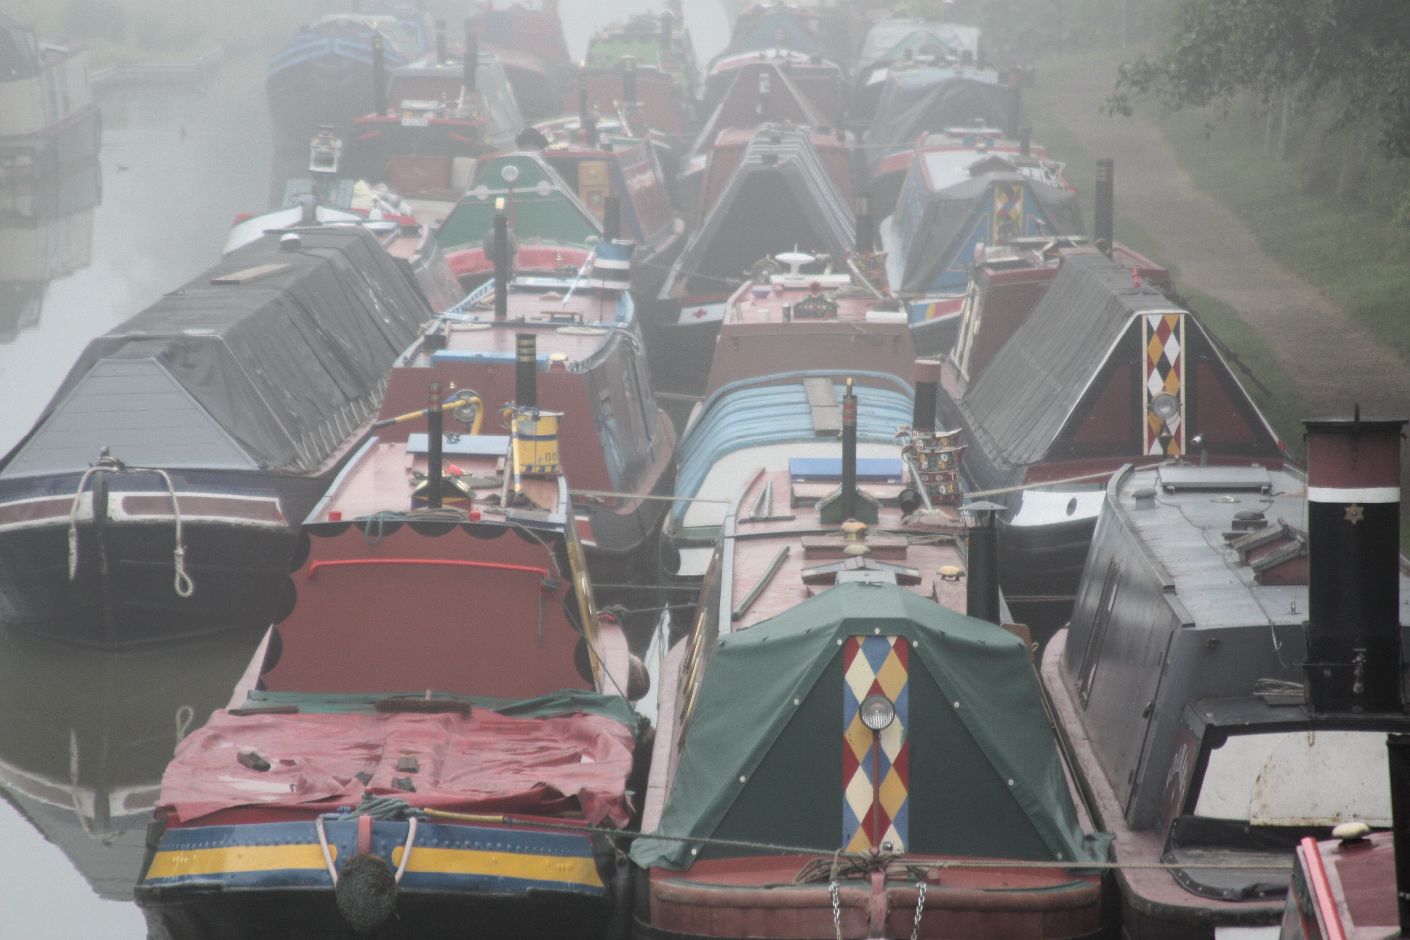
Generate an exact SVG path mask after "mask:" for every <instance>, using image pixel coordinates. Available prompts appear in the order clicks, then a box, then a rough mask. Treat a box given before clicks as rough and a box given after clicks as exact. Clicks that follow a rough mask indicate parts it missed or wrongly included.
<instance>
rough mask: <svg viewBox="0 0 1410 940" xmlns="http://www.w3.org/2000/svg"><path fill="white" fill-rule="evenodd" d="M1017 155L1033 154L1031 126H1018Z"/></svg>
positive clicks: (1028, 155)
mask: <svg viewBox="0 0 1410 940" xmlns="http://www.w3.org/2000/svg"><path fill="white" fill-rule="evenodd" d="M1018 155H1019V156H1020V157H1031V156H1033V128H1031V127H1020V128H1019V129H1018Z"/></svg>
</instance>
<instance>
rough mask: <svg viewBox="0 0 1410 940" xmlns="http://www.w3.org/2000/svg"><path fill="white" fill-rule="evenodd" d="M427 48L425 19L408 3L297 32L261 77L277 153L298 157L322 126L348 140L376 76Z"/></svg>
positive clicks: (401, 0) (371, 8)
mask: <svg viewBox="0 0 1410 940" xmlns="http://www.w3.org/2000/svg"><path fill="white" fill-rule="evenodd" d="M433 41H434V40H433V27H432V24H431V20H430V17H428V16H427V15H426V14H425V13H424V12H421V4H420V3H413V2H409V0H375V2H373V3H369V4H367V5H366V6H365V8H362V9H361V12H347V13H330V14H328V15H326V16H322V17H320V18H319V19H317V20H315V21H314V22H313V23H311V24H309V25H308V26H305V27H302V28H301V29H300V30H299V32H298V33H297V34H296V35H295V36H294V38H293V39H292V40H290V42H289V43H288V45H286V46H284V48H282V49H280V50H279V51H278V52H276V53H275V54H274V56H273V58H271V59H270V61H269V71H268V74H267V76H266V78H265V91H266V94H267V96H268V98H269V116H270V119H271V120H272V121H273V123H274V147H275V150H276V152H278V151H279V150H281V149H290V148H291V149H292V150H293V151H294V152H295V153H300V152H302V150H303V148H304V147H305V146H306V145H307V142H308V139H309V138H310V137H312V136H313V135H314V133H315V132H316V131H317V130H318V128H319V126H320V125H323V124H329V125H332V126H333V128H334V131H335V132H336V133H338V134H340V135H346V134H347V131H348V126H349V125H350V124H351V122H352V120H353V118H355V117H357V116H358V115H360V114H365V113H366V112H367V108H368V106H369V105H370V104H371V103H372V102H373V101H374V100H375V96H376V84H377V81H378V74H379V72H381V71H382V69H383V68H387V69H396V68H401V67H402V66H404V65H407V64H409V63H411V62H415V61H416V60H417V59H420V58H421V57H422V56H424V55H425V54H426V53H427V52H429V51H430V49H431V46H432V43H433Z"/></svg>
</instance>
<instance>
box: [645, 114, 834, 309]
mask: <svg viewBox="0 0 1410 940" xmlns="http://www.w3.org/2000/svg"><path fill="white" fill-rule="evenodd" d="M855 224H856V223H855V221H854V219H853V217H852V209H851V207H850V206H849V205H847V200H845V199H844V198H842V194H841V193H839V192H838V191H837V187H836V186H835V185H834V184H833V182H832V177H830V176H829V175H828V173H827V170H826V169H825V168H824V167H823V164H822V161H821V160H820V159H819V158H818V152H817V149H816V148H815V147H814V146H813V142H812V138H811V131H809V129H808V128H781V127H772V126H771V127H765V128H761V129H760V130H759V132H758V133H757V134H755V135H754V139H753V140H751V141H750V142H749V146H748V148H747V149H746V150H745V152H744V158H743V159H742V160H741V161H740V164H739V167H738V168H737V169H736V170H735V171H734V175H733V176H731V177H730V181H729V183H728V184H727V185H726V186H725V188H724V191H723V192H721V193H720V198H719V199H718V200H716V202H715V206H714V208H712V209H711V210H710V214H709V215H707V216H706V217H705V221H704V222H703V223H701V225H700V229H699V230H698V231H697V232H696V233H695V236H694V237H693V238H692V239H691V240H690V243H689V244H687V245H686V247H685V251H683V252H682V253H681V256H680V258H679V259H678V260H677V262H676V264H675V266H674V267H673V268H672V270H671V273H670V274H669V275H667V276H666V283H665V285H664V286H663V287H662V288H661V296H662V297H663V298H681V297H687V296H690V295H692V294H702V293H709V294H727V293H730V292H732V291H733V289H734V288H735V287H737V286H739V284H741V283H743V281H744V280H745V277H746V272H747V271H748V270H749V269H750V268H751V267H752V266H753V265H754V264H755V263H757V262H758V261H760V260H762V259H763V258H764V257H766V256H767V255H770V254H774V253H777V252H781V251H790V250H792V249H793V248H795V247H796V248H797V249H798V250H799V251H804V252H808V253H810V254H815V255H816V254H825V255H830V256H832V257H833V258H835V259H838V260H839V261H840V260H841V258H842V257H843V256H844V255H845V254H846V253H847V251H848V250H849V249H850V248H851V247H852V241H853V227H854V226H855Z"/></svg>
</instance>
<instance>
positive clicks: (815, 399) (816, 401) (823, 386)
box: [803, 376, 842, 434]
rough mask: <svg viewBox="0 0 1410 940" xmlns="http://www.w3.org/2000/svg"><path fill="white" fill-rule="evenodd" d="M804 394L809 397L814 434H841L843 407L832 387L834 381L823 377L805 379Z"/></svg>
mask: <svg viewBox="0 0 1410 940" xmlns="http://www.w3.org/2000/svg"><path fill="white" fill-rule="evenodd" d="M803 393H804V394H805V395H807V396H808V412H809V417H811V418H812V421H813V433H814V434H841V433H842V406H841V404H840V403H839V402H838V401H837V392H836V391H835V390H834V389H833V387H832V380H831V379H829V378H824V377H822V376H814V377H812V378H807V379H804V380H803Z"/></svg>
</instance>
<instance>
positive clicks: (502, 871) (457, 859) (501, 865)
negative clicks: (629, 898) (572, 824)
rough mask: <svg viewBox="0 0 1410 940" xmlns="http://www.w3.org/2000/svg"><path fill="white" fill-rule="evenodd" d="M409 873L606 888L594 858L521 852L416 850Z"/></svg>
mask: <svg viewBox="0 0 1410 940" xmlns="http://www.w3.org/2000/svg"><path fill="white" fill-rule="evenodd" d="M402 851H403V849H402V847H401V846H397V847H396V848H395V849H393V850H392V865H393V867H396V866H399V865H401V853H402ZM406 870H407V871H409V872H419V873H422V874H433V875H434V874H444V875H484V876H489V877H494V878H521V879H524V880H526V881H561V882H566V883H569V884H578V885H587V886H588V887H592V888H601V887H603V884H602V878H601V877H599V876H598V874H597V866H596V865H595V864H593V861H592V859H591V858H584V857H582V856H568V857H564V856H561V855H521V854H519V853H517V852H484V851H480V850H476V849H438V848H431V847H429V846H428V847H424V848H423V847H422V846H412V849H411V860H410V861H409V862H408V863H407V866H406Z"/></svg>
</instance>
